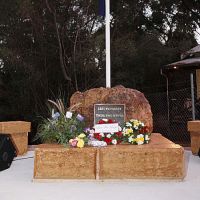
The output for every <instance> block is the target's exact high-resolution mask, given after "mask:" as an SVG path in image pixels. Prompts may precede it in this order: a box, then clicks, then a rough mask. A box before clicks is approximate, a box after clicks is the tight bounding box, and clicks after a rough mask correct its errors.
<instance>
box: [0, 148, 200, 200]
mask: <svg viewBox="0 0 200 200" xmlns="http://www.w3.org/2000/svg"><path fill="white" fill-rule="evenodd" d="M185 154H186V163H187V164H188V167H187V176H186V178H185V179H184V181H182V182H178V181H150V180H148V181H145V180H141V181H128V182H127V181H115V182H114V181H105V182H95V181H84V182H83V181H82V182H81V181H65V182H51V183H49V182H48V183H37V182H32V177H33V158H28V159H22V160H16V161H14V162H13V163H12V165H11V167H10V168H9V169H8V170H4V171H1V172H0V200H79V199H81V200H84V199H87V200H90V199H92V200H100V199H101V200H102V199H103V200H106V199H109V200H111V199H112V200H118V199H123V200H129V199H130V200H132V199H133V200H143V199H144V200H145V199H148V200H171V199H172V200H180V199H181V200H200V158H199V157H197V156H193V155H192V154H191V152H190V151H186V152H185ZM32 156H33V151H30V152H28V154H27V155H26V156H25V157H32ZM17 159H20V157H18V158H17Z"/></svg>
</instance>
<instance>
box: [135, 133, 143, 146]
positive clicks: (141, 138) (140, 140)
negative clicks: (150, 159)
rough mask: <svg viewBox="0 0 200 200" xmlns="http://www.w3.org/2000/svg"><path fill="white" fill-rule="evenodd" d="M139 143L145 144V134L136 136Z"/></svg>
mask: <svg viewBox="0 0 200 200" xmlns="http://www.w3.org/2000/svg"><path fill="white" fill-rule="evenodd" d="M136 142H137V144H139V145H140V144H143V143H144V136H143V135H142V134H140V135H138V136H137V138H136Z"/></svg>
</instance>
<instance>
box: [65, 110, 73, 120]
mask: <svg viewBox="0 0 200 200" xmlns="http://www.w3.org/2000/svg"><path fill="white" fill-rule="evenodd" d="M65 116H66V118H68V119H71V118H72V112H70V111H67V112H66V115H65Z"/></svg>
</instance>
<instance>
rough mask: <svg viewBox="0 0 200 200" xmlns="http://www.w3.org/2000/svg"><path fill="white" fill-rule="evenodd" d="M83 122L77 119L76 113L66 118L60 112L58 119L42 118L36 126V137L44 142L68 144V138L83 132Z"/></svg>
mask: <svg viewBox="0 0 200 200" xmlns="http://www.w3.org/2000/svg"><path fill="white" fill-rule="evenodd" d="M83 128H84V123H83V122H81V121H79V120H77V118H76V114H73V116H72V118H71V119H67V118H66V117H65V115H63V114H61V116H60V117H59V118H58V119H56V120H55V119H44V120H43V121H42V123H41V124H40V125H39V126H38V132H37V136H36V139H38V138H40V139H41V141H42V142H44V143H58V144H68V143H69V140H70V139H72V138H75V137H77V136H78V135H79V134H81V133H82V132H83Z"/></svg>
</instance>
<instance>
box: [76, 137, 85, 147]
mask: <svg viewBox="0 0 200 200" xmlns="http://www.w3.org/2000/svg"><path fill="white" fill-rule="evenodd" d="M84 144H85V143H84V141H83V140H82V139H78V142H77V147H79V148H83V147H84Z"/></svg>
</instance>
